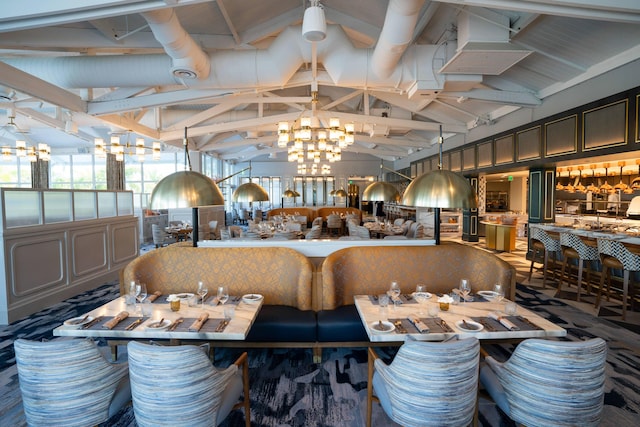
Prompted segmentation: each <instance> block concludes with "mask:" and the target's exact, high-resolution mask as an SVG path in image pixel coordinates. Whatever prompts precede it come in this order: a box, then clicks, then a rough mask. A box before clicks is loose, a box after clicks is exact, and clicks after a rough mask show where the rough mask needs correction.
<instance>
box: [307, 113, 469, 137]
mask: <svg viewBox="0 0 640 427" xmlns="http://www.w3.org/2000/svg"><path fill="white" fill-rule="evenodd" d="M318 115H319V116H320V115H322V116H323V118H327V119H328V118H329V116H334V117H338V118H339V119H340V121H341V122H343V123H344V122H360V123H368V124H373V125H381V126H388V127H390V128H400V129H414V130H427V131H437V130H439V129H440V126H441V125H442V130H443V131H445V132H454V133H467V128H466V126H463V125H459V124H451V123H429V122H421V121H418V120H405V119H394V118H392V117H377V116H365V115H362V114H351V113H341V112H337V111H332V112H331V114H326V113H324V112H319V113H318Z"/></svg>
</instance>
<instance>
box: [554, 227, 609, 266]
mask: <svg viewBox="0 0 640 427" xmlns="http://www.w3.org/2000/svg"><path fill="white" fill-rule="evenodd" d="M560 245H562V246H567V247H569V248H572V249H574V250H575V251H576V252H577V253H578V255H579V256H580V259H582V260H586V261H599V260H600V255H599V253H598V248H597V247H594V246H589V245H587V244H586V243H584V242H583V241H582V239H581V238H580V236H578V235H576V234H573V233H565V232H562V233H560Z"/></svg>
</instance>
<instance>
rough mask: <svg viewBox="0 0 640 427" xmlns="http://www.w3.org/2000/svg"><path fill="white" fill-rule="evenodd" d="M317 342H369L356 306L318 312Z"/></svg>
mask: <svg viewBox="0 0 640 427" xmlns="http://www.w3.org/2000/svg"><path fill="white" fill-rule="evenodd" d="M318 341H320V342H343V341H369V337H368V335H367V331H366V330H365V329H364V326H363V325H362V320H360V315H359V314H358V310H357V309H356V306H355V305H353V304H351V305H343V306H342V307H338V308H336V309H334V310H321V311H319V312H318Z"/></svg>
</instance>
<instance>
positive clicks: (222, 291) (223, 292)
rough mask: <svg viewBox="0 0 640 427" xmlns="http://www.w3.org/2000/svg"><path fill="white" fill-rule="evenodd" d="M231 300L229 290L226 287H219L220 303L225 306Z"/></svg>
mask: <svg viewBox="0 0 640 427" xmlns="http://www.w3.org/2000/svg"><path fill="white" fill-rule="evenodd" d="M228 299H229V289H228V288H227V287H226V286H218V301H219V302H220V304H222V305H224V303H226V302H227V300H228Z"/></svg>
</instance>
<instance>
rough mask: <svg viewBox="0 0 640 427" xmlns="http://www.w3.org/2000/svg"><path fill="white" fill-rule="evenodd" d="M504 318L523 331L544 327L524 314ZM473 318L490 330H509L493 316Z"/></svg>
mask: <svg viewBox="0 0 640 427" xmlns="http://www.w3.org/2000/svg"><path fill="white" fill-rule="evenodd" d="M504 318H505V319H507V320H509V321H510V322H511V323H513V324H514V325H516V326H517V327H518V328H519V329H520V330H521V331H537V330H542V329H543V328H541V327H540V326H538V325H536V324H535V323H533V322H531V321H529V320H527V319H525V318H524V317H522V316H504ZM471 319H473V320H475V321H476V322H478V323H480V324H481V325H483V326H484V327H485V329H486V330H487V331H488V332H492V331H508V330H509V329H507V327H506V326H504V325H503V324H502V323H500V322H499V321H497V320H496V319H492V318H491V317H472V318H471Z"/></svg>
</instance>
